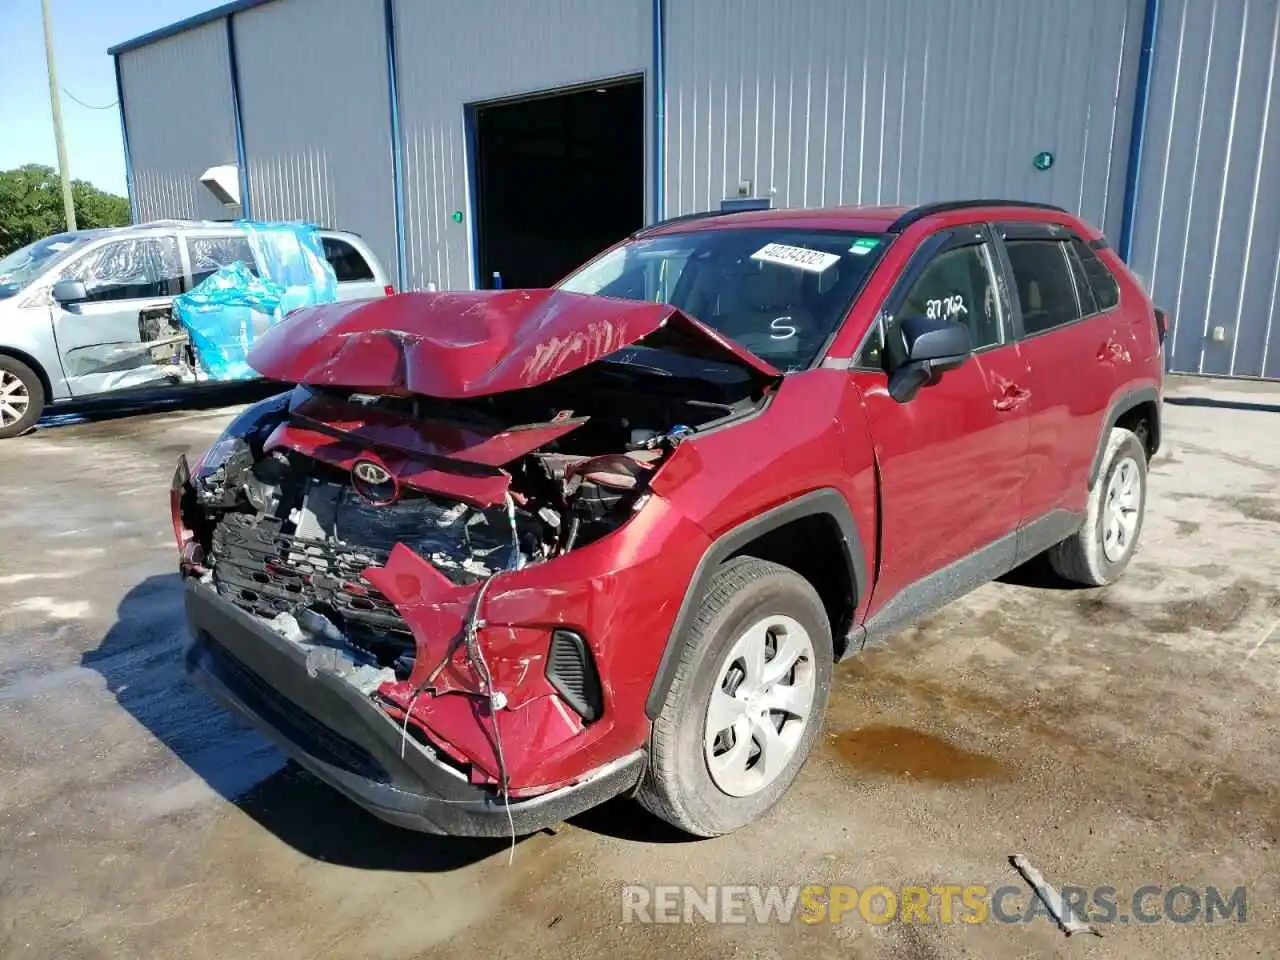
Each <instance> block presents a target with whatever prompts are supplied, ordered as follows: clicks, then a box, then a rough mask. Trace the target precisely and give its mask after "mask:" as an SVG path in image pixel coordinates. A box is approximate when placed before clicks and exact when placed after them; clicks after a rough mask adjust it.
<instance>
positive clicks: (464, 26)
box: [251, 0, 653, 288]
mask: <svg viewBox="0 0 1280 960" xmlns="http://www.w3.org/2000/svg"><path fill="white" fill-rule="evenodd" d="M395 15H396V29H397V36H398V47H399V58H398V66H399V89H400V124H401V130H402V134H403V139H404V193H405V234H406V242H407V246H408V271H409V278H408V280H409V283H410V284H411V285H417V286H420V285H423V284H425V283H426V282H428V281H433V282H435V283H437V284H439V285H440V287H441V288H467V287H470V286H471V284H472V270H473V267H472V249H471V229H472V224H471V222H470V211H471V207H470V205H469V202H468V191H469V190H470V188H471V183H470V181H471V176H470V172H469V170H468V162H469V161H468V150H467V144H466V137H467V132H466V126H465V123H464V117H465V109H464V105H465V104H470V103H475V102H477V101H485V100H495V99H499V98H503V97H511V96H518V95H522V94H529V93H535V92H538V91H543V90H548V89H551V88H553V87H562V86H569V85H573V84H582V83H591V82H592V81H596V80H604V79H609V78H613V77H620V76H626V75H632V74H642V73H645V74H647V73H648V72H649V68H650V64H651V61H652V52H651V35H652V26H651V22H652V15H653V10H652V5H651V0H539V2H537V3H524V4H515V3H504V2H502V0H469V2H467V3H423V2H421V0H396V14H395ZM651 87H652V84H646V91H645V98H646V109H645V115H646V117H651V116H652V114H653V111H652V108H651V106H650V105H649V103H650V98H651V97H652V90H651ZM646 143H652V137H651V136H650V135H649V131H646ZM251 149H252V148H251ZM651 152H652V151H646V154H648V153H651ZM648 179H649V178H648V176H646V178H645V180H646V184H647V183H648ZM454 211H462V213H463V222H462V223H455V222H454V221H453V219H452V214H453V213H454ZM564 215H565V216H566V217H569V218H571V217H572V216H573V211H572V210H565V212H564Z"/></svg>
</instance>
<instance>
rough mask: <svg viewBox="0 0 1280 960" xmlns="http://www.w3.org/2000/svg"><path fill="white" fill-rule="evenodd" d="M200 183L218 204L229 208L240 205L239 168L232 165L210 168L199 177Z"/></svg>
mask: <svg viewBox="0 0 1280 960" xmlns="http://www.w3.org/2000/svg"><path fill="white" fill-rule="evenodd" d="M200 182H201V183H203V184H204V185H205V186H206V187H208V188H209V192H210V193H212V194H213V195H214V196H215V197H217V198H218V202H219V203H222V204H226V205H227V206H231V205H233V204H238V203H240V168H239V167H238V166H236V165H235V164H234V163H224V164H221V165H220V166H216V167H210V168H209V169H208V170H206V171H205V172H204V173H202V174H201V175H200Z"/></svg>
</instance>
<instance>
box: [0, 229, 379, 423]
mask: <svg viewBox="0 0 1280 960" xmlns="http://www.w3.org/2000/svg"><path fill="white" fill-rule="evenodd" d="M319 233H320V239H321V242H322V244H323V247H324V256H325V259H326V260H327V261H328V263H329V265H330V266H331V267H332V268H333V271H334V274H335V276H336V278H337V294H338V299H339V300H364V299H369V298H371V297H383V296H388V295H390V294H391V293H393V292H394V290H393V289H392V287H391V286H390V282H389V280H388V278H387V274H386V271H385V270H384V269H383V268H382V265H381V264H380V263H379V262H378V259H377V257H375V256H374V254H373V252H372V251H371V250H370V249H369V247H368V245H367V244H366V243H365V242H364V241H363V240H361V239H360V237H358V236H356V235H355V234H352V233H336V232H332V231H324V230H321V231H319ZM237 262H241V263H244V264H245V265H246V266H247V267H249V269H250V271H251V272H253V273H258V272H259V270H260V269H261V264H260V263H258V261H257V255H256V254H255V252H254V249H253V247H252V246H251V244H250V243H249V238H248V229H247V227H246V226H245V225H244V224H242V223H240V222H227V223H220V222H216V221H195V220H161V221H156V222H153V223H146V224H139V225H137V226H132V227H119V228H113V229H105V230H78V231H73V232H70V233H59V234H55V235H53V236H51V237H45V238H44V239H43V240H37V241H36V242H35V243H32V244H28V245H27V246H25V247H21V248H20V249H18V250H15V251H14V252H13V253H11V254H9V255H8V256H6V257H4V258H3V259H0V439H6V438H8V437H16V436H18V435H19V434H22V433H25V432H26V431H27V430H28V429H29V428H30V427H32V426H34V425H35V422H36V421H37V420H38V419H39V418H40V414H41V411H42V410H43V409H44V407H45V406H46V405H47V404H51V403H57V402H59V401H65V400H73V399H76V400H78V399H82V398H85V397H92V396H98V395H102V394H110V393H115V392H117V391H121V390H127V389H134V388H154V387H158V386H165V385H169V384H172V385H182V384H190V383H194V382H196V381H197V380H198V379H199V376H198V373H197V371H195V369H194V365H193V364H191V363H184V357H185V351H186V349H187V340H186V336H185V334H184V333H183V331H182V330H180V329H179V328H178V325H177V324H176V323H175V322H174V318H173V314H172V304H173V298H174V297H176V296H177V295H179V294H181V293H184V292H186V291H187V290H191V289H193V288H194V287H195V286H196V285H197V284H199V283H200V282H201V281H202V280H204V279H205V278H206V277H208V276H209V275H210V274H212V273H214V272H215V271H216V270H218V269H219V268H220V267H225V266H230V265H231V264H233V263H237Z"/></svg>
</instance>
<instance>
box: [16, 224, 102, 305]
mask: <svg viewBox="0 0 1280 960" xmlns="http://www.w3.org/2000/svg"><path fill="white" fill-rule="evenodd" d="M86 242H87V238H85V237H81V236H76V234H74V233H55V234H54V235H53V236H51V237H45V238H44V239H43V240H37V241H36V242H35V243H29V244H27V245H26V246H25V247H19V248H18V249H17V250H15V251H13V253H11V254H9V255H8V256H7V257H5V258H4V259H3V260H0V300H3V299H5V298H6V297H12V296H14V295H15V294H16V293H18V291H19V290H21V289H22V288H23V287H25V286H26V285H27V284H28V283H30V282H31V281H32V280H34V279H35V278H36V277H38V276H39V275H40V274H42V273H44V271H45V270H46V269H48V268H49V267H51V266H53V265H54V264H55V263H57V262H58V261H59V260H62V259H63V258H64V257H66V256H67V255H68V254H70V253H71V252H72V251H73V250H76V249H77V248H79V247H81V246H83V245H84V244H85V243H86Z"/></svg>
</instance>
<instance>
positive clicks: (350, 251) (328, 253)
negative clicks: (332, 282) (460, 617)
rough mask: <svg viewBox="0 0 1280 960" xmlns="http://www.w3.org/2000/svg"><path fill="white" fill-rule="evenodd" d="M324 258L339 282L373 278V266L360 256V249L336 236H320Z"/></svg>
mask: <svg viewBox="0 0 1280 960" xmlns="http://www.w3.org/2000/svg"><path fill="white" fill-rule="evenodd" d="M321 239H322V240H323V241H324V258H325V259H326V260H328V261H329V266H331V267H333V273H334V275H335V276H336V277H337V278H338V282H339V283H352V282H358V281H361V280H372V279H373V268H372V267H371V266H369V264H368V263H367V262H366V261H365V259H364V257H362V256H360V251H359V250H357V249H356V248H355V247H353V246H352V245H351V244H349V243H347V241H345V240H339V239H338V238H337V237H322V238H321Z"/></svg>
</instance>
